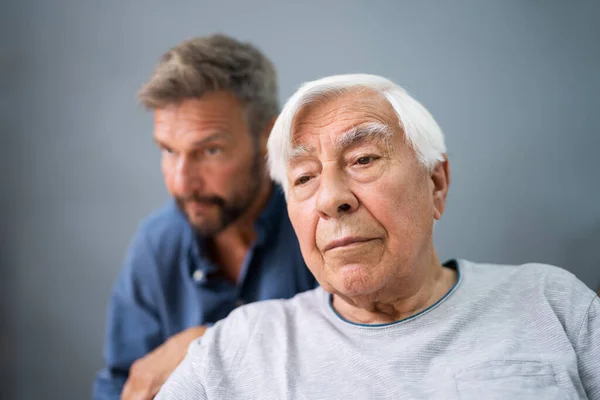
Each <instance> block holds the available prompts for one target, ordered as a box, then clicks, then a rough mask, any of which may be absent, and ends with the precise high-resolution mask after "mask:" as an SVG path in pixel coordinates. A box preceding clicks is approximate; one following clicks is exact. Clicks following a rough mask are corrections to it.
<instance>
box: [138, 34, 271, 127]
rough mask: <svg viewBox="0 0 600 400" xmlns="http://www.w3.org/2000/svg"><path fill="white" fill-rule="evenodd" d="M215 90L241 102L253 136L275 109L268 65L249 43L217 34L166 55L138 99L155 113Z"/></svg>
mask: <svg viewBox="0 0 600 400" xmlns="http://www.w3.org/2000/svg"><path fill="white" fill-rule="evenodd" d="M219 90H225V91H229V92H231V93H233V94H234V95H236V96H237V98H238V99H239V100H240V101H241V102H243V103H244V105H245V106H246V107H247V109H246V111H247V118H248V124H249V125H250V129H251V131H252V132H253V133H254V134H258V133H259V132H261V131H262V130H263V129H264V128H265V127H266V126H267V124H268V123H269V121H270V120H271V119H272V118H274V117H276V116H277V113H278V111H279V99H278V88H277V73H276V71H275V67H274V66H273V63H272V62H271V61H270V60H269V59H268V58H267V57H266V56H265V55H264V54H263V53H262V52H261V51H260V50H258V49H257V48H256V47H254V46H253V45H251V44H249V43H242V42H240V41H238V40H236V39H233V38H231V37H229V36H225V35H222V34H215V35H211V36H206V37H198V38H193V39H189V40H186V41H184V42H182V43H180V44H178V45H177V46H175V47H173V48H171V49H170V50H169V51H167V52H166V53H165V54H164V55H163V56H162V58H161V59H160V62H159V64H158V66H157V67H156V68H155V70H154V72H153V74H152V77H151V78H150V80H149V81H148V82H147V83H145V84H144V85H143V86H142V88H141V89H140V91H139V93H138V99H139V101H140V102H141V103H142V104H143V105H144V106H145V107H146V108H147V109H150V110H155V109H159V108H163V107H166V106H169V105H177V104H179V103H181V102H182V101H184V100H186V99H189V98H200V97H202V96H203V95H204V94H206V93H209V92H215V91H219Z"/></svg>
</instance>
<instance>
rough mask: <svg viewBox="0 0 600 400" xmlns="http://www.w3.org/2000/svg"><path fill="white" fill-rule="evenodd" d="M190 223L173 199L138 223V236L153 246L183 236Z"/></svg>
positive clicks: (158, 245)
mask: <svg viewBox="0 0 600 400" xmlns="http://www.w3.org/2000/svg"><path fill="white" fill-rule="evenodd" d="M186 229H189V224H188V222H187V220H186V219H185V217H184V216H183V215H182V214H181V212H180V211H179V209H178V208H177V206H176V205H175V203H174V202H173V201H169V202H168V203H166V204H164V205H163V206H161V207H160V208H158V209H156V210H154V211H153V212H152V213H151V214H150V215H148V216H147V217H146V218H144V219H143V220H142V221H141V222H140V223H139V225H138V229H137V232H136V235H135V236H136V237H139V238H143V239H144V240H146V241H147V243H148V244H149V245H151V246H153V247H160V245H161V244H162V243H163V242H165V241H166V242H172V241H173V240H174V239H175V240H176V239H178V238H180V237H181V236H182V234H183V233H184V232H185V230H186Z"/></svg>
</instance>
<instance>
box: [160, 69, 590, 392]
mask: <svg viewBox="0 0 600 400" xmlns="http://www.w3.org/2000/svg"><path fill="white" fill-rule="evenodd" d="M268 149H269V155H270V169H271V174H272V176H273V178H274V179H275V180H277V181H279V182H280V183H281V184H282V186H283V187H284V190H285V193H286V195H287V199H288V212H289V215H290V219H291V221H292V224H293V226H294V230H295V231H296V234H297V235H298V239H299V242H300V248H301V250H302V255H303V256H304V259H305V261H306V263H307V265H308V267H309V268H310V270H311V271H312V273H313V274H314V275H315V277H316V278H317V280H318V281H319V283H320V284H321V287H320V288H317V289H315V290H312V291H309V292H306V293H303V294H300V295H297V296H296V297H295V298H293V299H292V300H287V301H269V302H263V303H260V304H254V305H248V306H246V307H242V308H240V309H238V310H236V311H234V312H233V313H232V314H231V315H230V316H229V317H228V318H227V319H225V320H224V321H222V322H220V323H218V324H216V325H215V326H214V327H213V328H211V329H209V331H208V332H207V334H206V335H205V336H204V337H203V338H202V339H200V340H199V341H196V342H194V343H193V344H192V345H191V346H190V348H189V350H188V354H187V356H186V358H185V359H184V361H183V362H182V363H181V364H180V365H179V366H178V367H177V369H176V370H175V372H174V373H173V375H171V377H170V378H169V380H168V381H167V383H166V384H165V385H164V386H163V388H162V390H161V392H160V393H159V395H158V397H157V398H159V399H345V398H356V399H372V398H376V399H382V398H385V399H425V398H436V399H565V398H590V399H600V300H599V299H598V297H597V296H596V294H595V293H594V292H592V291H591V290H590V289H589V288H587V287H586V286H585V285H584V284H583V283H582V282H580V281H579V280H577V279H576V278H575V277H574V276H573V275H572V274H570V273H569V272H566V271H564V270H562V269H559V268H556V267H552V266H548V265H541V264H528V265H523V266H499V265H492V264H476V263H473V262H469V261H466V260H452V261H449V262H447V263H445V264H441V263H440V261H439V260H438V256H437V254H436V251H435V248H434V246H433V243H432V231H433V223H434V221H435V220H438V219H440V217H441V216H442V214H443V212H444V206H445V202H446V195H447V193H448V185H449V176H450V174H449V167H448V160H447V158H446V155H445V152H446V150H445V145H444V138H443V135H442V132H441V131H440V129H439V127H438V125H437V124H436V122H435V121H434V119H433V118H432V116H431V115H430V114H429V112H428V111H427V110H426V109H425V108H424V107H423V106H422V105H421V104H420V103H418V102H417V101H415V100H414V99H413V98H411V97H410V96H409V95H408V94H407V93H406V92H405V91H404V90H403V89H401V88H400V87H398V86H396V85H395V84H393V83H392V82H390V81H388V80H386V79H384V78H381V77H377V76H371V75H342V76H334V77H329V78H325V79H322V80H318V81H315V82H311V83H308V84H306V85H304V86H303V87H302V88H301V89H300V90H299V91H298V92H297V93H296V94H295V95H294V96H293V97H292V98H291V99H290V100H289V101H288V103H287V104H286V106H285V107H284V110H283V111H282V113H281V115H280V116H279V118H278V120H277V123H276V124H275V127H274V129H273V131H272V133H271V137H270V139H269V144H268Z"/></svg>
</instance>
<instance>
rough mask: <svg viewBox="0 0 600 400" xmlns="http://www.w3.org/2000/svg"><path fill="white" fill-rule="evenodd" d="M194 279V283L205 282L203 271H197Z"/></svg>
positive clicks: (193, 276)
mask: <svg viewBox="0 0 600 400" xmlns="http://www.w3.org/2000/svg"><path fill="white" fill-rule="evenodd" d="M192 278H194V281H196V282H200V281H203V280H204V271H202V270H201V269H197V270H195V271H194V275H192Z"/></svg>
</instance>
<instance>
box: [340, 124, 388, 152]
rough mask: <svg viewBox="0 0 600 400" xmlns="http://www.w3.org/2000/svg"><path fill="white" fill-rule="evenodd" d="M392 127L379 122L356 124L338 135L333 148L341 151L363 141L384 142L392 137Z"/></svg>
mask: <svg viewBox="0 0 600 400" xmlns="http://www.w3.org/2000/svg"><path fill="white" fill-rule="evenodd" d="M392 135H393V131H392V129H391V128H390V127H389V126H387V125H385V124H382V123H380V122H369V123H366V124H362V125H358V126H355V127H353V128H352V129H350V130H349V131H347V132H345V133H343V134H342V135H340V137H338V138H337V140H336V141H335V143H334V146H335V150H336V151H338V152H343V151H345V150H346V149H348V148H349V147H353V146H356V145H359V144H363V143H370V142H374V141H379V140H383V141H385V142H386V143H387V142H389V141H390V139H391V138H392Z"/></svg>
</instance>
